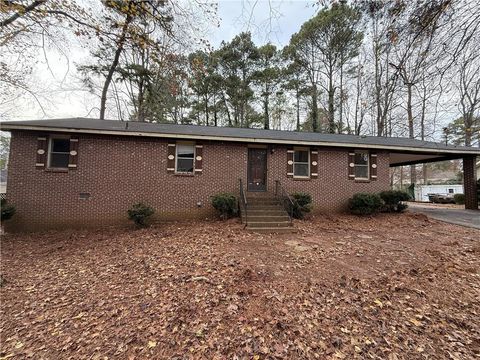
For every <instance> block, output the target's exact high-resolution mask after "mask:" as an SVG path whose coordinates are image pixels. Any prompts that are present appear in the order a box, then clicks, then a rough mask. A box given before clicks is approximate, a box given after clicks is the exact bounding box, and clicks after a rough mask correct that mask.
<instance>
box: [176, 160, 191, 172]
mask: <svg viewBox="0 0 480 360" xmlns="http://www.w3.org/2000/svg"><path fill="white" fill-rule="evenodd" d="M177 172H193V159H183V158H178V159H177Z"/></svg>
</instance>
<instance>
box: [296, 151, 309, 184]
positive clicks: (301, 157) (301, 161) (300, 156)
mask: <svg viewBox="0 0 480 360" xmlns="http://www.w3.org/2000/svg"><path fill="white" fill-rule="evenodd" d="M293 177H296V178H308V177H310V151H309V150H308V149H294V152H293Z"/></svg>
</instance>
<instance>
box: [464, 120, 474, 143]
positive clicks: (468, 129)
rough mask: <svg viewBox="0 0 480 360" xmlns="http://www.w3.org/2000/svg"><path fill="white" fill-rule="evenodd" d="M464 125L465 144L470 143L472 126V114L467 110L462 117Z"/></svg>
mask: <svg viewBox="0 0 480 360" xmlns="http://www.w3.org/2000/svg"><path fill="white" fill-rule="evenodd" d="M464 125H465V146H471V145H472V127H473V114H472V113H471V112H469V113H468V114H466V116H465V117H464Z"/></svg>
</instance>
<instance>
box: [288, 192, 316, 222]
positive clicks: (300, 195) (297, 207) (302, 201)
mask: <svg viewBox="0 0 480 360" xmlns="http://www.w3.org/2000/svg"><path fill="white" fill-rule="evenodd" d="M291 197H292V200H293V209H292V212H291V214H292V217H294V218H295V219H303V218H304V217H305V214H306V213H309V212H310V211H312V195H310V194H307V193H304V192H296V193H293V194H291Z"/></svg>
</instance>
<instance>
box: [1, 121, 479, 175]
mask: <svg viewBox="0 0 480 360" xmlns="http://www.w3.org/2000/svg"><path fill="white" fill-rule="evenodd" d="M0 128H1V130H5V131H11V130H31V131H59V132H67V133H92V134H105V135H122V136H144V137H145V136H146V137H162V138H179V139H198V140H202V139H203V140H217V141H235V142H247V143H263V144H265V143H267V144H268V143H270V144H291V145H310V146H332V147H345V148H368V149H372V148H373V149H381V150H389V151H390V152H397V153H399V155H400V154H404V156H401V158H400V157H399V158H398V159H397V160H395V161H393V162H392V161H391V165H392V166H397V165H400V164H401V163H412V162H417V163H420V162H425V160H428V161H439V160H444V159H446V158H460V157H463V156H465V155H477V156H478V155H480V148H473V147H465V146H456V145H445V144H442V143H436V142H431V141H421V140H415V139H409V138H401V137H378V136H356V135H343V134H322V133H313V132H297V131H283V130H282V131H281V130H263V129H245V128H232V127H214V126H198V125H178V124H156V123H145V122H134V121H129V122H123V121H117V120H99V119H91V118H68V119H51V120H32V121H3V122H0ZM407 155H412V156H408V158H407V157H406V156H407ZM413 155H417V156H416V157H415V156H413Z"/></svg>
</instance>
